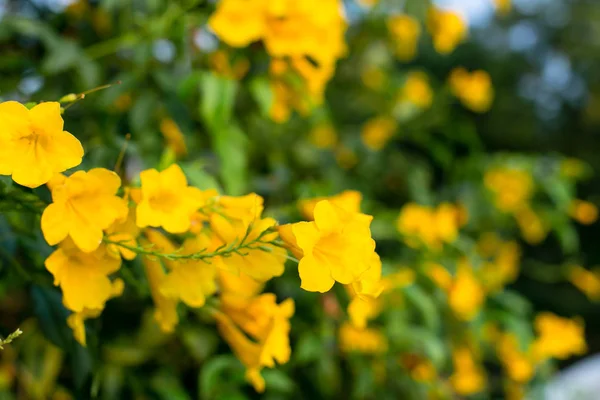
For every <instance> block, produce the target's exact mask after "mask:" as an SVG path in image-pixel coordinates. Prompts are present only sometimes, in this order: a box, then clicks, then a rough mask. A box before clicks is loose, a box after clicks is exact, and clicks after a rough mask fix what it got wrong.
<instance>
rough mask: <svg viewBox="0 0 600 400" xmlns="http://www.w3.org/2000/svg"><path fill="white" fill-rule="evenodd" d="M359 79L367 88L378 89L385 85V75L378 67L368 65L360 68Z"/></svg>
mask: <svg viewBox="0 0 600 400" xmlns="http://www.w3.org/2000/svg"><path fill="white" fill-rule="evenodd" d="M360 79H361V81H362V83H363V84H364V85H365V86H366V87H368V88H369V89H373V90H380V89H381V88H383V86H384V85H385V82H386V79H387V76H386V74H385V72H384V71H383V69H381V68H380V67H378V66H376V65H368V66H366V67H364V68H363V69H362V72H361V74H360Z"/></svg>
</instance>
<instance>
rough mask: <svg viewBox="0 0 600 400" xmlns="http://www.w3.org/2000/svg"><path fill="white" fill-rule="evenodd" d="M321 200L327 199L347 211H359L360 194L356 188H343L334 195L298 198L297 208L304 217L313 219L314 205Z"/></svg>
mask: <svg viewBox="0 0 600 400" xmlns="http://www.w3.org/2000/svg"><path fill="white" fill-rule="evenodd" d="M321 200H329V201H330V202H331V204H333V205H335V206H337V207H340V208H342V209H344V210H345V211H347V212H349V213H359V212H360V202H361V201H362V194H361V193H360V192H358V191H356V190H345V191H343V192H342V193H339V194H336V195H334V196H329V197H316V198H313V199H305V200H300V201H298V208H299V209H300V212H302V215H303V216H304V217H305V218H306V219H308V220H313V219H314V218H315V215H314V213H315V206H316V205H317V204H318V203H319V202H320V201H321Z"/></svg>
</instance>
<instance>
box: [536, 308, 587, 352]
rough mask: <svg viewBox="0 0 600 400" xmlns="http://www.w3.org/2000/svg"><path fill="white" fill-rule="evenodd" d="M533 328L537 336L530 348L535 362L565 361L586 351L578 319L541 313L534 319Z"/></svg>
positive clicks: (581, 327) (580, 322)
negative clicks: (550, 359)
mask: <svg viewBox="0 0 600 400" xmlns="http://www.w3.org/2000/svg"><path fill="white" fill-rule="evenodd" d="M534 326H535V330H536V332H537V334H538V337H537V338H536V339H535V341H534V342H533V346H532V351H533V355H534V357H535V359H536V360H539V361H543V360H546V359H548V358H557V359H559V360H565V359H567V358H569V357H571V356H574V355H581V354H584V353H585V352H586V351H587V344H586V342H585V331H584V326H583V321H581V320H579V319H569V318H562V317H559V316H557V315H554V314H552V313H549V312H542V313H539V314H538V315H537V316H536V317H535V322H534Z"/></svg>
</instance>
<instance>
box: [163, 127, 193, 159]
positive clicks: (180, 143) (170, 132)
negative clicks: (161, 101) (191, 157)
mask: <svg viewBox="0 0 600 400" xmlns="http://www.w3.org/2000/svg"><path fill="white" fill-rule="evenodd" d="M160 133H162V135H163V137H164V138H165V141H166V142H167V146H168V147H169V148H171V149H172V150H173V152H174V153H175V155H176V156H177V157H183V156H185V155H186V154H187V146H186V145H185V137H184V135H183V133H182V132H181V129H179V126H178V125H177V124H176V123H175V121H173V120H172V119H170V118H165V119H163V120H162V121H160Z"/></svg>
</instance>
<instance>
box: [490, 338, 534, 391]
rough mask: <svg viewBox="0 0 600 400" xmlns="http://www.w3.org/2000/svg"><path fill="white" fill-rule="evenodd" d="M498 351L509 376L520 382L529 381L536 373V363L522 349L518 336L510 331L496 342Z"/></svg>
mask: <svg viewBox="0 0 600 400" xmlns="http://www.w3.org/2000/svg"><path fill="white" fill-rule="evenodd" d="M496 352H497V354H498V358H499V359H500V362H501V363H502V366H503V367H504V369H505V370H506V373H507V375H508V377H509V378H510V379H511V380H513V381H515V382H519V383H527V382H529V381H530V380H531V378H533V375H534V374H535V365H534V363H533V360H531V357H530V355H529V354H527V353H526V352H523V351H521V349H520V348H519V343H518V341H517V338H516V337H515V336H514V335H513V334H510V333H504V334H502V335H501V336H500V337H499V339H497V342H496Z"/></svg>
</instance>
